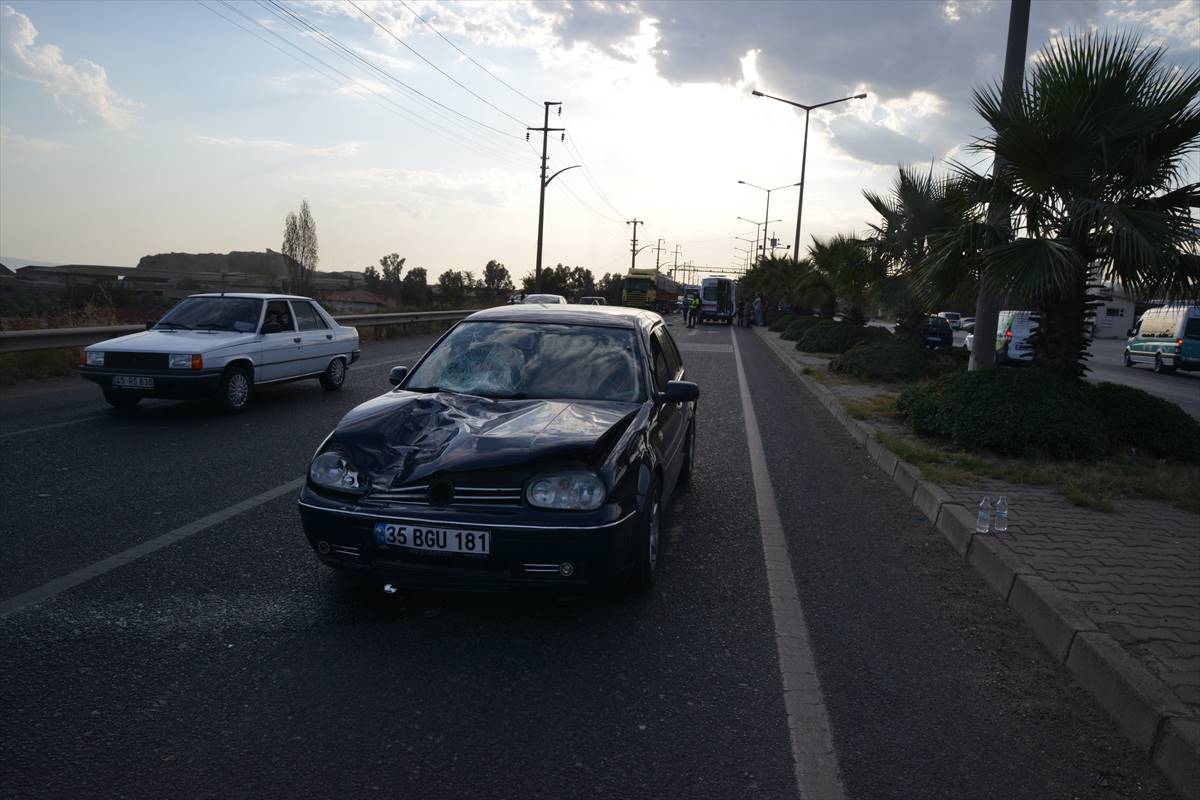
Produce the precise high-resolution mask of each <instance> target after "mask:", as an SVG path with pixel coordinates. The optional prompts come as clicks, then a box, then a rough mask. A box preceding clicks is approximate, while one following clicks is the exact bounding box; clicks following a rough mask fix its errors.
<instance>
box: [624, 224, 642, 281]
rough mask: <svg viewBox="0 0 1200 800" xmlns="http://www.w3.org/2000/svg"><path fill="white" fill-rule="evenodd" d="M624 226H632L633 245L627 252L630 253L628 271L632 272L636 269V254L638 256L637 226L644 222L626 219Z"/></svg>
mask: <svg viewBox="0 0 1200 800" xmlns="http://www.w3.org/2000/svg"><path fill="white" fill-rule="evenodd" d="M625 224H626V225H632V226H633V244H631V245H630V246H629V252H630V253H631V256H630V259H629V271H630V272H632V271H633V270H635V269H637V254H638V246H637V226H638V225H645V224H646V222H645V221H644V220H640V219H628V220H625Z"/></svg>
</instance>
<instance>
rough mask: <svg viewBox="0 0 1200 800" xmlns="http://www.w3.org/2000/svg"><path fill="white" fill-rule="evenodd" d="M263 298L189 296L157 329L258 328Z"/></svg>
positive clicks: (222, 329) (248, 329)
mask: <svg viewBox="0 0 1200 800" xmlns="http://www.w3.org/2000/svg"><path fill="white" fill-rule="evenodd" d="M261 311H262V300H259V299H256V298H253V297H189V298H187V299H186V300H184V301H183V302H181V303H179V305H177V306H175V307H174V308H172V309H171V310H170V311H168V312H167V313H166V314H164V315H163V318H162V319H160V320H159V321H158V324H156V325H155V326H154V327H155V328H156V329H158V330H184V331H237V332H239V333H250V332H252V331H254V330H255V329H256V328H258V317H259V314H260V313H261Z"/></svg>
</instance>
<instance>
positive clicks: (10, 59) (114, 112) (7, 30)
mask: <svg viewBox="0 0 1200 800" xmlns="http://www.w3.org/2000/svg"><path fill="white" fill-rule="evenodd" d="M0 21H3V23H4V24H3V25H2V26H0V28H3V48H4V49H3V53H2V55H0V58H2V61H3V63H4V66H5V67H7V68H8V69H10V70H11V71H12V72H13V74H15V75H18V76H19V77H21V78H24V79H25V80H28V81H32V82H34V83H37V84H40V85H41V86H43V87H45V88H46V90H47V91H49V92H50V94H52V95H53V96H54V98H55V100H57V101H58V103H59V104H60V105H61V106H63V107H64V108H66V109H67V110H68V111H69V112H71V113H74V112H75V111H77V110H81V111H83V112H84V113H86V114H87V115H89V116H91V117H92V118H93V119H96V120H99V121H100V122H103V123H104V124H106V125H108V126H110V127H112V128H116V129H117V130H127V129H129V128H130V127H131V126H132V125H133V124H134V122H135V121H136V119H137V111H138V110H139V109H141V108H143V107H144V106H143V104H142V103H140V102H138V101H136V100H131V99H129V98H126V97H123V96H121V94H120V93H119V92H117V90H116V89H113V88H112V87H111V86H109V84H108V73H107V72H105V70H104V67H102V66H100V65H99V64H97V63H95V62H94V61H88V60H87V59H85V58H81V59H79V60H77V61H76V62H75V63H74V64H68V63H67V62H66V61H64V60H63V53H62V50H61V49H60V48H59V47H57V46H56V45H52V44H43V45H39V44H37V43H36V42H37V37H38V31H37V28H35V27H34V26H33V22H32V21H30V19H29V17H27V16H25V15H24V14H21V13H19V12H17V11H15V10H14V9H13V8H12V7H11V6H3V7H2V8H0Z"/></svg>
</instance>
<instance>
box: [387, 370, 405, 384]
mask: <svg viewBox="0 0 1200 800" xmlns="http://www.w3.org/2000/svg"><path fill="white" fill-rule="evenodd" d="M407 377H408V367H392V371H391V372H389V373H388V383H390V384H391V385H392V386H399V385H400V384H401V383H403V382H404V379H405V378H407Z"/></svg>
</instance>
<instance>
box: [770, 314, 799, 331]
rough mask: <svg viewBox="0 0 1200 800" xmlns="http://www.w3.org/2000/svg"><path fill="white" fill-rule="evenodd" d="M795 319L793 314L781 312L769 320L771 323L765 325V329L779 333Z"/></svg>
mask: <svg viewBox="0 0 1200 800" xmlns="http://www.w3.org/2000/svg"><path fill="white" fill-rule="evenodd" d="M795 319H796V315H795V314H781V315H780V316H778V317H776V318H775V319H773V320H771V324H770V325H768V326H767V330H769V331H774V332H775V333H780V332H782V331H785V330H787V326H788V325H791V324H792V322H793V321H794V320H795Z"/></svg>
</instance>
